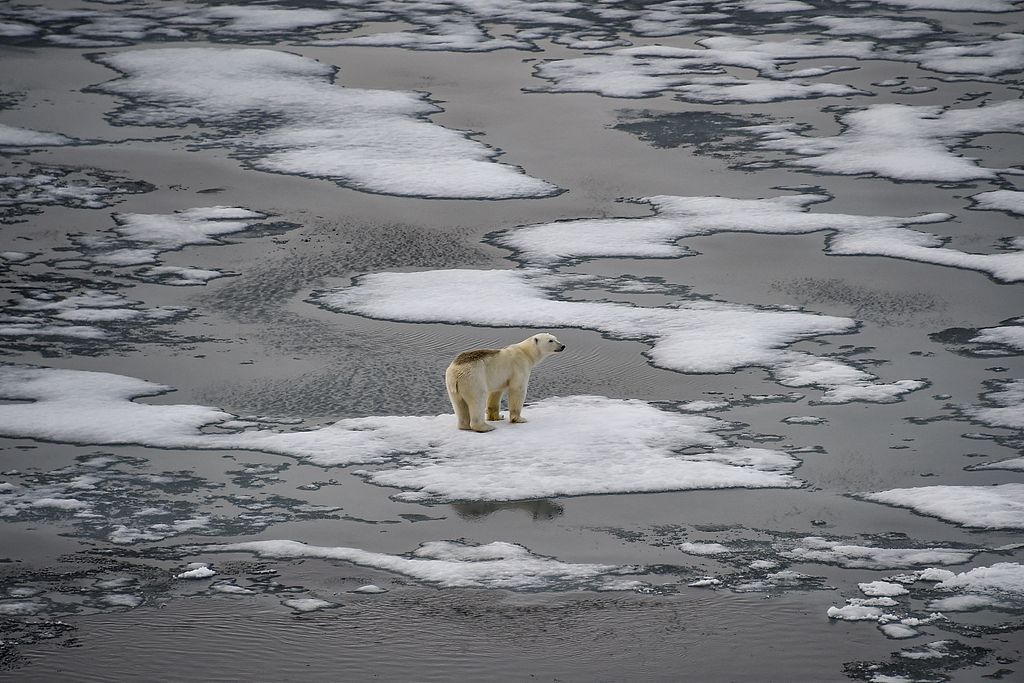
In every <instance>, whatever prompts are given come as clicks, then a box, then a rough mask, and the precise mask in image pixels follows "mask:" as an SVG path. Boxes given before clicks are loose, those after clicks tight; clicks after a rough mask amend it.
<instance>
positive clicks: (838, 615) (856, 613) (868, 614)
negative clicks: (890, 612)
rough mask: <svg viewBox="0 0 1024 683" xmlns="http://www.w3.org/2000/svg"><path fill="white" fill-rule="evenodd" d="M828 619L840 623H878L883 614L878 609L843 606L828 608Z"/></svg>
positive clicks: (852, 605) (863, 606) (861, 606)
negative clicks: (839, 621)
mask: <svg viewBox="0 0 1024 683" xmlns="http://www.w3.org/2000/svg"><path fill="white" fill-rule="evenodd" d="M827 614H828V618H829V619H837V620H841V621H878V620H879V619H880V618H881V617H882V615H883V614H885V612H883V611H882V609H881V608H880V607H869V606H865V605H856V604H850V605H844V606H842V607H836V606H835V605H833V606H832V607H829V608H828V612H827Z"/></svg>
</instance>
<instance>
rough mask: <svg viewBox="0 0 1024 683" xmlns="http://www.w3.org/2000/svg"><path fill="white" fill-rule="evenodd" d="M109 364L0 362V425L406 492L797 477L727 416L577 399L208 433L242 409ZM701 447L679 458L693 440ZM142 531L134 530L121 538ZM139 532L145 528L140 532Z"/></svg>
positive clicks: (718, 483) (6, 430)
mask: <svg viewBox="0 0 1024 683" xmlns="http://www.w3.org/2000/svg"><path fill="white" fill-rule="evenodd" d="M168 390H169V388H168V387H164V386H161V385H157V384H152V383H150V382H145V381H143V380H138V379H133V378H130V377H123V376H120V375H112V374H107V373H96V372H82V371H74V370H56V369H49V368H30V367H18V366H0V398H6V399H13V400H27V401H32V402H31V403H11V404H0V434H4V435H7V436H18V437H27V438H34V439H43V440H49V441H63V442H72V443H80V444H139V445H144V446H150V447H155V448H196V449H250V450H259V451H265V452H270V453H279V454H284V455H290V456H293V457H299V458H306V459H309V460H311V461H313V462H315V463H317V464H321V465H348V464H353V463H371V462H372V463H386V467H385V468H383V469H378V470H375V471H372V472H366V473H364V474H365V476H366V477H367V478H368V479H369V480H370V481H372V482H373V483H375V484H380V485H384V486H396V487H401V488H406V489H411V491H408V492H405V493H402V494H399V495H398V496H397V497H398V498H400V499H403V500H429V501H439V500H514V499H528V498H540V497H545V496H557V495H585V494H595V493H624V492H637V491H667V490H687V489H705V488H728V487H752V488H762V487H792V486H800V485H801V482H800V481H799V480H798V479H795V478H793V477H792V476H791V472H792V471H793V470H794V469H795V468H796V467H797V466H798V465H799V461H798V460H797V459H796V458H794V457H792V456H790V455H788V454H786V453H784V452H781V451H775V450H769V449H764V448H743V447H736V446H730V445H729V444H728V443H727V442H726V441H725V440H724V439H723V438H721V437H720V436H719V435H717V434H716V432H718V431H721V430H722V429H724V428H725V427H726V426H727V423H724V422H722V421H721V420H717V419H715V418H711V417H707V416H702V415H685V414H679V413H674V412H669V411H664V410H660V409H658V408H656V407H654V406H652V405H650V404H648V403H646V402H644V401H638V400H620V399H610V398H605V397H599V396H570V397H565V398H551V399H547V400H545V401H540V402H538V403H536V404H533V405H531V406H529V407H528V408H527V411H526V414H527V415H528V419H529V420H530V422H529V423H528V424H526V425H510V424H508V423H501V424H499V425H498V429H496V430H495V431H494V432H491V433H490V434H488V435H486V436H481V435H479V434H476V433H474V432H466V431H460V430H458V429H456V427H455V418H454V416H453V415H440V416H435V417H412V416H384V417H368V418H352V419H347V420H341V421H339V422H336V423H334V424H332V425H329V426H327V427H323V428H320V429H316V430H312V431H301V432H276V431H273V430H269V429H268V430H258V431H242V432H238V433H219V434H212V433H204V432H202V431H201V430H202V428H203V427H207V426H210V425H219V424H226V423H230V422H231V421H232V420H233V419H234V416H233V415H230V414H228V413H224V412H222V411H219V410H216V409H215V408H208V407H204V406H195V405H149V404H144V403H137V402H134V401H133V400H132V399H133V398H138V397H143V396H153V395H157V394H161V393H165V392H166V391H168ZM695 448H696V449H699V450H698V452H688V453H687V454H681V453H680V451H683V450H684V449H691V450H692V449H695ZM135 533H137V530H134V529H130V528H127V527H126V528H125V529H123V535H125V536H130V535H132V534H135ZM139 533H141V532H139Z"/></svg>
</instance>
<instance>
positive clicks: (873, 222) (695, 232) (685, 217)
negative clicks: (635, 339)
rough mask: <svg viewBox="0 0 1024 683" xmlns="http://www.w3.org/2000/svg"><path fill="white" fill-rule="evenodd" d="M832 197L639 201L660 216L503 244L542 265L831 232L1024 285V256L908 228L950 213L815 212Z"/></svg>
mask: <svg viewBox="0 0 1024 683" xmlns="http://www.w3.org/2000/svg"><path fill="white" fill-rule="evenodd" d="M829 199H831V197H830V196H829V195H825V194H797V195H785V196H781V197H769V198H766V199H732V198H728V197H677V196H668V195H660V196H655V197H645V198H643V199H638V200H636V201H638V202H644V203H647V204H650V205H651V207H652V209H653V211H654V215H653V216H645V217H640V218H599V219H596V218H595V219H590V218H582V219H576V220H570V221H558V222H554V223H540V224H536V225H528V226H525V227H520V228H513V229H509V230H505V231H503V232H501V233H499V234H498V236H497V237H496V238H495V240H494V241H495V242H496V243H497V244H499V245H501V246H504V247H508V248H509V249H512V250H514V251H515V252H516V254H517V257H518V258H520V259H522V260H524V261H526V262H529V263H538V264H547V263H554V262H559V261H566V260H569V261H574V260H582V259H589V258H597V257H615V258H628V257H635V258H680V257H684V256H689V255H690V254H692V252H691V251H690V250H689V249H688V248H687V247H686V246H685V245H681V244H679V243H678V242H679V240H681V239H685V238H688V237H699V236H704V235H714V234H718V233H725V232H740V233H756V234H765V235H806V234H811V233H815V232H828V233H831V238H830V239H829V241H828V243H827V244H826V253H829V254H836V255H841V256H889V257H892V258H900V259H906V260H910V261H918V262H921V263H930V264H934V265H943V266H952V267H956V268H966V269H970V270H978V271H981V272H984V273H987V274H989V275H991V276H992V277H994V278H996V279H998V280H1001V281H1004V282H1015V281H1019V280H1022V279H1024V250H1014V251H1008V252H1002V253H996V254H972V253H966V252H962V251H958V250H955V249H950V248H947V247H944V246H943V244H944V242H945V240H944V239H943V238H942V237H940V236H938V235H934V234H932V233H927V232H921V231H918V230H912V229H910V228H909V227H908V226H911V225H920V224H929V223H941V222H944V221H948V220H949V219H951V218H952V216H951V215H950V214H946V213H928V214H921V215H919V216H911V217H900V216H861V215H856V214H840V213H810V212H809V209H810V207H811V206H813V205H814V204H819V203H822V202H827V201H828V200H829Z"/></svg>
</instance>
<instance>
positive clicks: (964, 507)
mask: <svg viewBox="0 0 1024 683" xmlns="http://www.w3.org/2000/svg"><path fill="white" fill-rule="evenodd" d="M861 497H862V498H864V499H865V500H870V501H874V502H876V503H885V504H886V505H894V506H896V507H905V508H910V509H912V510H913V511H915V512H917V513H919V514H923V515H929V516H932V517H938V518H939V519H942V520H944V521H947V522H953V523H955V524H960V525H962V526H965V527H971V528H980V529H1024V484H997V485H995V486H920V487H917V488H906V489H891V490H889V491H881V492H879V493H868V494H863V495H862V496H861Z"/></svg>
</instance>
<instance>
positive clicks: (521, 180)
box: [96, 48, 558, 199]
mask: <svg viewBox="0 0 1024 683" xmlns="http://www.w3.org/2000/svg"><path fill="white" fill-rule="evenodd" d="M96 59H97V61H99V62H100V63H101V64H104V65H106V66H109V67H111V68H113V69H116V70H118V71H120V72H122V73H123V74H124V77H122V78H120V79H117V80H114V81H110V82H108V83H105V84H103V85H101V86H99V90H101V91H103V92H107V93H111V94H115V95H120V96H123V97H126V98H129V99H131V100H132V101H133V102H134V106H133V107H131V108H126V109H122V110H120V111H118V112H117V113H116V114H114V115H113V116H112V118H113V120H114V121H115V122H116V123H122V124H127V125H150V126H182V125H185V124H196V123H198V124H199V125H202V126H204V127H206V128H208V129H212V130H214V131H216V132H217V134H216V136H214V138H213V139H211V140H210V141H208V142H207V143H205V144H207V145H210V146H225V147H229V148H231V149H234V150H235V151H236V153H237V155H238V156H240V157H243V158H245V159H246V163H248V164H251V165H252V166H254V167H256V168H259V169H261V170H265V171H272V172H276V173H288V174H296V175H303V176H313V177H317V178H329V179H331V180H334V181H336V182H338V183H339V184H342V185H345V186H348V187H352V188H355V189H358V190H363V191H368V192H379V193H384V194H395V195H402V196H414V197H435V198H450V199H510V198H526V197H547V196H551V195H553V194H556V193H557V192H558V189H557V188H555V187H554V186H553V185H550V184H548V183H546V182H544V181H541V180H537V179H535V178H531V177H529V176H527V175H525V174H524V173H522V172H521V171H520V170H518V169H516V168H514V167H512V166H507V165H504V164H498V163H494V162H493V158H494V157H495V156H497V152H495V151H494V150H493V149H491V148H489V147H486V146H485V145H483V144H481V143H479V142H476V141H475V140H472V139H470V138H469V137H468V136H467V135H466V134H464V133H460V132H456V131H453V130H449V129H447V128H443V127H441V126H438V125H435V124H433V123H430V122H429V121H428V120H427V118H426V117H427V116H429V115H430V114H434V113H437V112H438V111H440V108H439V107H437V106H436V105H434V104H431V103H430V102H429V101H428V100H427V98H426V96H424V95H422V94H419V93H412V92H398V91H389V90H365V89H358V88H345V87H341V86H339V85H336V84H334V82H333V80H334V78H335V75H336V73H335V69H334V68H333V67H329V66H327V65H324V64H320V63H319V62H316V61H314V60H312V59H307V58H305V57H300V56H298V55H293V54H287V53H284V52H275V51H271V50H245V49H225V48H181V49H174V48H168V49H156V50H144V51H137V52H120V53H117V54H111V55H105V56H101V57H97V58H96Z"/></svg>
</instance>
